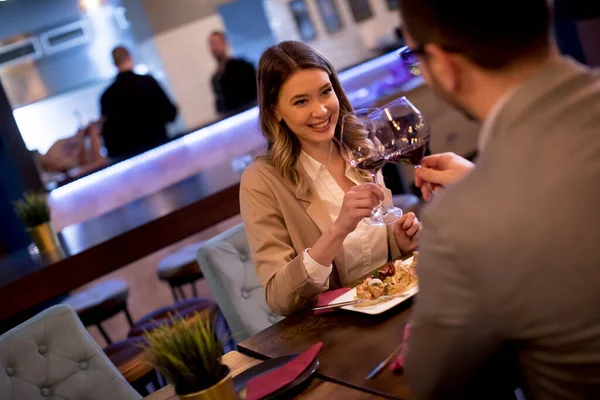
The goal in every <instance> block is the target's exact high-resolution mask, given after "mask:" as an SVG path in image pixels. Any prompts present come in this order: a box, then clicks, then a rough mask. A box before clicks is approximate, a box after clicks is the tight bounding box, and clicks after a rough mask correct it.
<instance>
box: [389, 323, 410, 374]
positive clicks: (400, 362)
mask: <svg viewBox="0 0 600 400" xmlns="http://www.w3.org/2000/svg"><path fill="white" fill-rule="evenodd" d="M409 332H410V324H406V326H405V327H404V338H402V343H406V342H407V340H408V335H409ZM390 370H392V371H394V372H401V371H403V370H404V346H403V347H402V350H401V351H400V354H398V358H396V361H394V362H393V363H392V364H391V365H390Z"/></svg>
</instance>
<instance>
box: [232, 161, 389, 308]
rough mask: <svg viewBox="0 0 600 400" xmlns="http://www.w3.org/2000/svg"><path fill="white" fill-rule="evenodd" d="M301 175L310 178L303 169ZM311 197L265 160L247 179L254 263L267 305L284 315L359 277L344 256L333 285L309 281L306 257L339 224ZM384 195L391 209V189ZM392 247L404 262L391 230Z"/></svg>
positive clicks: (244, 207)
mask: <svg viewBox="0 0 600 400" xmlns="http://www.w3.org/2000/svg"><path fill="white" fill-rule="evenodd" d="M301 173H304V174H305V172H304V171H303V170H301ZM307 179H308V178H307ZM311 192H312V194H311V195H308V196H303V195H299V194H297V193H296V192H295V191H294V190H293V189H292V187H291V185H290V184H289V183H288V182H286V181H285V180H284V179H283V178H282V177H281V176H280V175H279V173H278V172H277V171H276V170H275V168H274V167H273V166H271V165H270V164H269V163H268V162H266V161H264V160H258V161H255V162H254V163H252V164H251V165H250V166H249V167H248V168H247V169H246V170H245V171H244V174H243V176H242V182H241V189H240V208H241V214H242V218H243V220H244V228H245V230H246V235H247V237H248V243H249V245H250V251H251V253H252V259H253V261H254V264H255V266H256V273H257V275H258V279H259V281H260V283H261V284H262V285H263V286H264V288H265V295H266V300H267V304H268V305H269V307H270V308H271V310H272V311H273V312H275V313H277V314H280V315H289V314H292V313H294V312H296V311H299V310H301V309H303V308H305V307H307V306H308V305H310V304H313V303H314V302H315V301H316V296H317V295H319V294H320V293H322V292H324V291H326V290H328V289H335V288H339V287H343V286H344V285H347V284H348V283H350V282H351V281H352V280H354V279H357V278H359V276H356V274H353V271H348V270H347V268H346V265H345V263H344V255H343V251H340V253H339V254H338V255H337V256H336V257H335V259H334V262H333V264H334V270H333V272H332V274H331V275H330V278H329V283H328V286H321V285H316V284H314V283H313V282H311V281H310V280H309V279H308V276H307V273H306V270H305V268H304V264H303V263H302V252H303V251H304V250H305V249H306V248H309V247H312V246H313V245H314V243H315V242H316V241H317V240H318V239H319V238H320V237H321V235H322V234H323V232H326V231H327V230H328V229H329V228H330V227H331V225H332V223H333V221H331V217H330V216H329V213H328V211H327V207H326V205H325V203H324V202H323V201H322V200H321V199H320V198H319V197H318V195H317V194H316V191H315V190H314V189H313V190H312V191H311ZM384 194H385V203H386V204H387V205H391V202H392V201H391V197H392V196H391V192H390V190H389V189H384ZM388 242H389V249H390V254H391V256H392V257H393V258H396V257H399V256H400V250H399V249H398V245H397V243H396V240H395V239H394V235H393V234H392V229H391V227H388ZM377 267H378V266H377V265H374V266H373V268H377ZM354 272H356V271H354Z"/></svg>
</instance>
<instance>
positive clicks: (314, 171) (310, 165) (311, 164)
mask: <svg viewBox="0 0 600 400" xmlns="http://www.w3.org/2000/svg"><path fill="white" fill-rule="evenodd" d="M299 160H300V163H301V164H302V167H303V168H304V170H305V171H306V173H307V174H308V176H309V178H310V179H311V180H312V181H313V182H314V181H315V179H317V177H318V176H319V171H320V170H321V168H325V166H324V165H323V164H321V163H320V162H318V161H317V160H315V159H314V158H312V157H311V156H309V155H308V153H306V152H305V151H304V150H302V151H301V152H300V159H299Z"/></svg>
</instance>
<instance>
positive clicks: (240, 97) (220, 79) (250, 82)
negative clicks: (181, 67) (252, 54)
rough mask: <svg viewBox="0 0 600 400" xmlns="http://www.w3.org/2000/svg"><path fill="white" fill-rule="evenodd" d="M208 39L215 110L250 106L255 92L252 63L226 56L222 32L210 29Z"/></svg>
mask: <svg viewBox="0 0 600 400" xmlns="http://www.w3.org/2000/svg"><path fill="white" fill-rule="evenodd" d="M208 43H209V45H210V51H211V52H212V54H213V56H214V57H215V60H216V61H217V71H216V72H215V73H214V74H213V76H212V81H211V83H212V88H213V92H214V94H215V109H216V111H217V112H218V113H219V114H221V115H226V114H233V113H235V112H236V111H241V110H243V109H244V108H249V107H252V106H254V105H255V103H256V96H257V91H256V70H255V69H254V66H253V65H252V64H250V63H249V62H247V61H246V60H243V59H241V58H232V57H229V52H228V45H227V39H226V38H225V33H223V32H220V31H216V32H213V33H211V34H210V36H209V38H208Z"/></svg>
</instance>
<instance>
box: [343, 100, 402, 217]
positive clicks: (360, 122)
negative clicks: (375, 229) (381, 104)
mask: <svg viewBox="0 0 600 400" xmlns="http://www.w3.org/2000/svg"><path fill="white" fill-rule="evenodd" d="M382 113H383V112H382V111H381V110H379V109H377V108H365V109H361V110H357V111H354V112H351V113H348V114H346V115H344V117H343V118H342V132H341V136H340V150H341V153H342V157H343V158H344V160H346V162H347V163H348V164H350V165H352V166H353V167H354V168H357V169H360V170H363V171H367V172H368V173H369V174H370V175H371V179H373V182H374V183H375V184H377V174H378V173H379V171H380V170H381V168H382V167H383V165H384V164H385V163H386V160H387V157H388V154H389V152H390V150H392V151H393V150H395V137H394V132H392V130H391V129H390V127H389V125H388V122H387V120H386V119H385V118H383V114H382ZM400 217H402V210H400V209H399V208H396V207H388V206H384V205H382V204H379V205H378V206H376V207H375V208H374V209H373V211H372V212H371V217H370V218H365V219H364V221H365V223H366V224H367V225H370V226H381V225H387V224H392V223H394V222H396V221H397V220H398V219H400Z"/></svg>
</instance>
